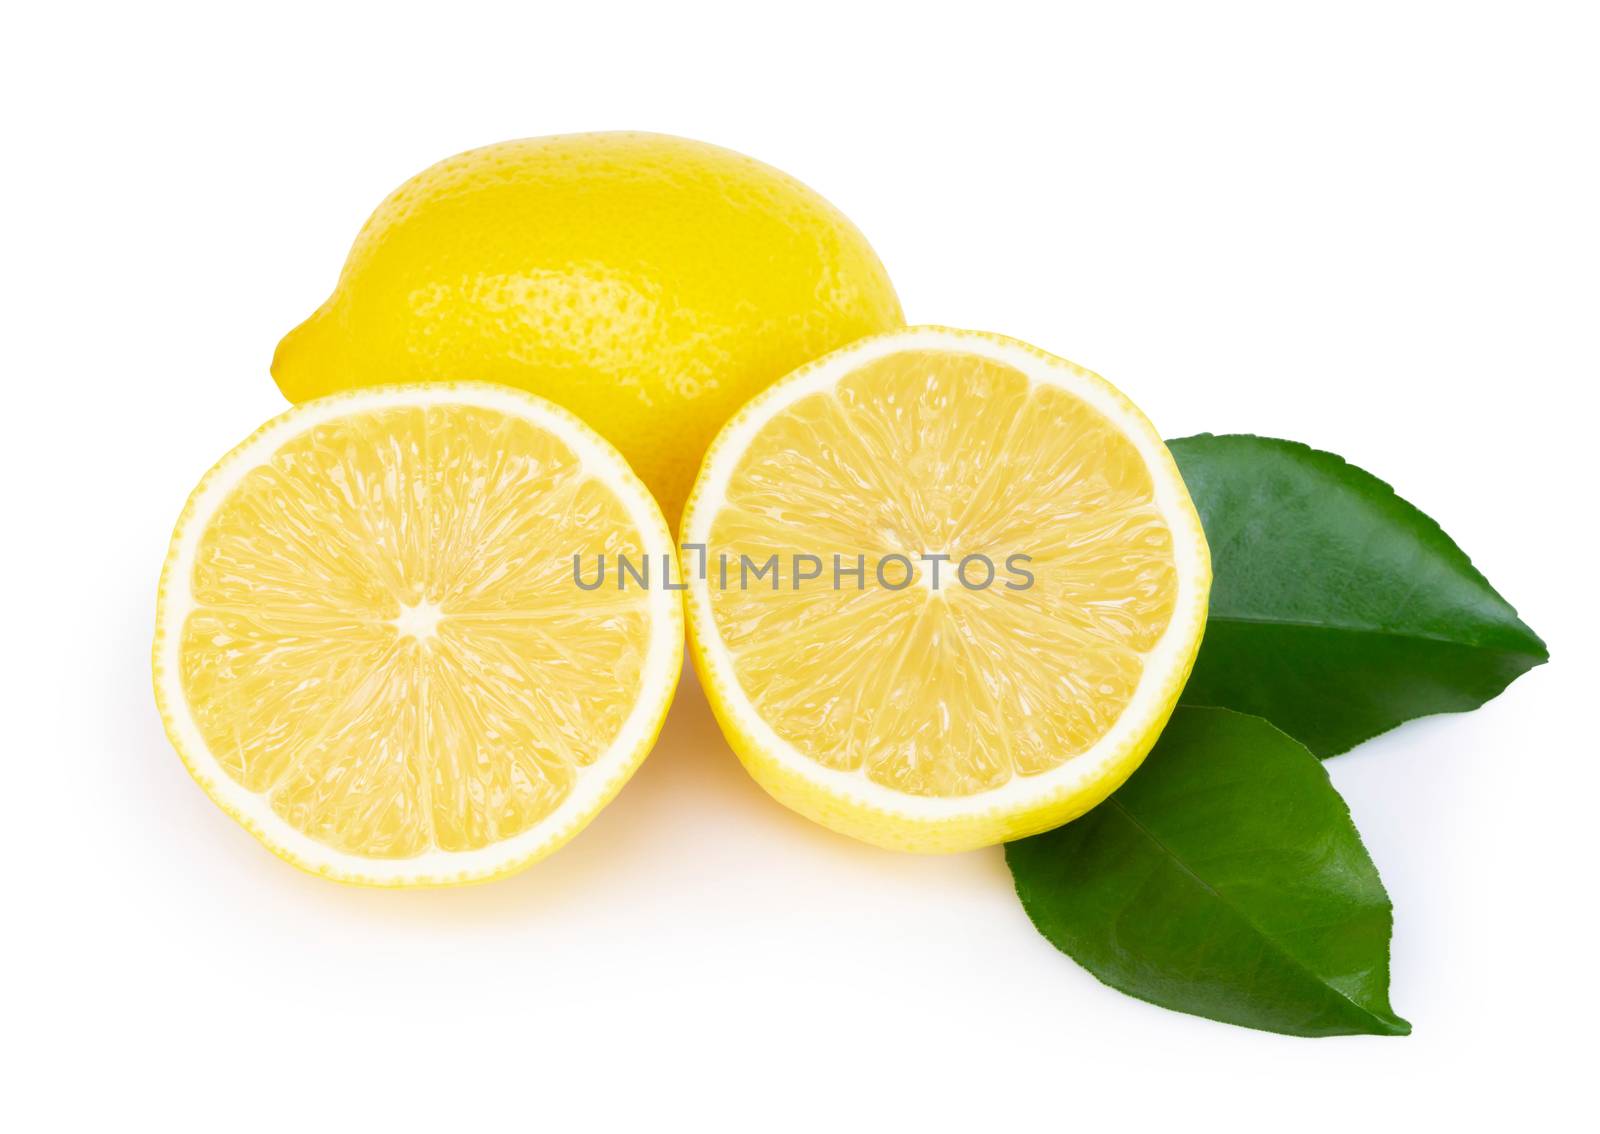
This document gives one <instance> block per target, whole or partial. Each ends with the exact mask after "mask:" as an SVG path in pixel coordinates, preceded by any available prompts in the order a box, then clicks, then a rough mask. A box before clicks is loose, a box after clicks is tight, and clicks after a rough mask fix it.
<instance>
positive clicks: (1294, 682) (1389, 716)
mask: <svg viewBox="0 0 1600 1134" xmlns="http://www.w3.org/2000/svg"><path fill="white" fill-rule="evenodd" d="M1169 446H1170V447H1171V449H1172V455H1173V456H1174V457H1175V458H1177V461H1178V467H1179V469H1181V470H1182V472H1183V478H1184V480H1185V482H1186V483H1187V484H1188V486H1189V492H1190V494H1191V495H1192V496H1193V497H1194V502H1195V506H1196V507H1197V508H1198V509H1199V511H1200V520H1201V522H1202V523H1203V524H1204V525H1205V530H1206V539H1207V540H1208V541H1209V542H1210V544H1211V559H1212V571H1213V575H1214V581H1213V583H1212V588H1211V616H1210V621H1209V622H1208V624H1207V626H1206V636H1205V641H1204V642H1203V643H1202V645H1201V648H1200V656H1199V658H1198V659H1197V660H1196V662H1195V667H1194V673H1193V675H1192V676H1191V677H1190V678H1189V684H1188V686H1187V687H1186V688H1185V689H1184V691H1183V698H1182V703H1183V704H1186V705H1215V706H1220V707H1222V708H1228V709H1237V710H1238V711H1240V712H1242V713H1254V714H1255V715H1257V716H1262V717H1265V718H1266V719H1267V720H1269V721H1271V722H1272V723H1273V724H1275V725H1277V726H1278V727H1279V728H1281V729H1283V730H1284V731H1285V732H1287V733H1289V735H1291V736H1293V737H1295V738H1296V739H1297V740H1299V741H1301V742H1302V743H1303V744H1305V745H1306V746H1307V747H1309V748H1310V749H1311V750H1312V751H1313V752H1315V753H1317V755H1319V756H1332V755H1335V754H1337V753H1340V752H1344V751H1346V750H1347V749H1350V748H1352V747H1354V746H1355V745H1357V744H1359V743H1361V742H1362V741H1363V740H1366V739H1368V738H1369V737H1373V736H1376V735H1378V734H1379V733H1380V732H1385V731H1387V730H1389V729H1391V728H1393V727H1394V726H1395V725H1398V724H1400V723H1401V722H1402V721H1408V720H1410V719H1412V718H1413V717H1421V716H1426V715H1428V714H1430V713H1458V712H1464V711H1466V710H1468V709H1476V708H1477V707H1478V706H1479V705H1481V704H1483V703H1484V702H1485V701H1488V700H1490V699H1491V698H1493V697H1495V696H1497V695H1499V693H1500V692H1501V691H1502V690H1504V689H1505V687H1506V686H1507V685H1509V684H1511V682H1512V681H1514V680H1516V678H1518V677H1519V676H1521V675H1522V674H1523V673H1526V672H1527V671H1528V670H1530V669H1532V668H1533V667H1534V666H1536V665H1539V664H1540V663H1542V662H1544V661H1546V660H1547V659H1548V657H1549V655H1548V653H1547V652H1546V650H1545V645H1544V642H1542V641H1541V640H1540V639H1539V636H1538V635H1537V634H1535V633H1534V632H1533V631H1532V630H1530V629H1529V628H1528V627H1527V626H1526V625H1524V624H1523V622H1522V621H1521V619H1519V618H1518V617H1517V612H1516V611H1515V610H1513V609H1512V607H1511V604H1510V603H1508V602H1506V600H1505V599H1503V598H1501V597H1500V595H1499V594H1498V593H1496V591H1495V589H1494V588H1493V587H1491V586H1490V585H1489V582H1488V580H1486V579H1485V578H1484V577H1483V576H1482V575H1480V574H1479V573H1478V572H1477V571H1476V570H1474V568H1473V566H1472V562H1471V561H1470V560H1469V559H1468V558H1467V557H1466V555H1465V554H1463V553H1462V551H1461V549H1460V548H1458V547H1457V546H1456V545H1455V543H1453V542H1452V541H1451V539H1450V537H1449V536H1447V535H1445V534H1444V532H1443V531H1441V530H1440V528H1439V525H1438V524H1436V523H1434V522H1433V521H1432V520H1430V519H1429V518H1428V517H1427V516H1425V515H1423V514H1422V513H1421V512H1419V511H1417V509H1415V508H1413V507H1412V506H1411V505H1410V504H1407V503H1406V502H1405V501H1404V500H1402V499H1400V498H1399V497H1398V496H1396V495H1395V494H1394V490H1393V489H1392V488H1390V487H1389V486H1388V485H1387V484H1384V483H1383V482H1382V481H1381V480H1379V479H1378V478H1377V477H1374V476H1372V475H1371V474H1369V473H1366V472H1363V471H1362V470H1360V469H1358V468H1356V467H1355V466H1354V465H1350V464H1347V463H1346V462H1345V461H1344V460H1343V459H1342V458H1340V457H1336V456H1334V455H1333V454H1332V453H1323V452H1320V451H1318V450H1316V449H1312V448H1308V447H1307V446H1305V445H1301V444H1298V443H1296V442H1293V441H1279V440H1275V439H1273V438H1270V437H1248V436H1239V435H1234V436H1223V437H1214V436H1212V435H1210V434H1206V433H1203V434H1200V435H1199V436H1196V437H1184V438H1181V439H1179V440H1177V441H1172V442H1169Z"/></svg>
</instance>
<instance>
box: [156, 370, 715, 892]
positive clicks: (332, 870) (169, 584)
mask: <svg viewBox="0 0 1600 1134" xmlns="http://www.w3.org/2000/svg"><path fill="white" fill-rule="evenodd" d="M434 405H465V406H475V407H479V408H484V409H490V410H495V411H498V412H501V413H504V414H507V415H508V416H512V417H520V418H522V419H525V420H527V421H530V422H533V423H534V424H536V425H538V426H539V427H541V428H543V429H546V430H548V431H549V432H550V433H552V434H554V435H555V436H556V437H557V438H559V439H560V440H561V441H562V443H564V444H565V445H566V446H568V447H569V448H570V449H571V451H572V452H573V453H574V454H575V455H576V456H577V457H578V459H579V461H580V462H581V465H582V469H583V473H584V474H585V475H586V476H589V477H593V478H594V479H596V480H598V481H600V482H602V483H604V484H605V485H606V486H608V487H609V488H610V489H611V490H612V492H613V493H614V494H615V495H616V497H617V499H618V500H620V501H621V502H622V504H623V506H624V508H625V509H626V511H627V515H628V518H629V520H630V521H631V522H632V524H633V526H634V527H635V528H636V529H637V531H638V533H639V537H640V544H641V546H642V547H643V548H644V549H645V551H646V553H647V555H648V556H650V557H651V558H655V557H658V556H661V555H664V554H665V555H670V554H672V551H673V545H672V538H671V535H670V533H669V532H668V530H667V526H666V523H665V521H664V520H663V519H662V517H661V511H660V509H659V508H658V507H657V506H656V503H655V500H654V499H653V498H652V497H651V496H650V494H649V492H648V490H646V489H645V487H644V485H643V484H642V483H641V482H640V481H639V479H638V478H637V477H636V476H635V475H634V474H633V472H632V470H631V469H630V468H629V467H628V465H627V463H626V461H624V460H623V458H622V457H621V456H620V455H619V454H618V453H617V452H616V451H615V450H613V449H612V448H611V447H610V446H609V445H608V444H607V443H606V442H605V441H604V440H602V439H601V438H600V437H599V435H598V434H596V433H595V432H594V431H593V430H591V429H590V428H589V427H588V426H587V425H585V424H583V422H581V421H580V420H579V419H578V418H576V417H574V416H573V415H572V414H570V413H568V412H567V411H566V410H563V409H561V408H559V407H557V406H555V405H553V404H551V403H549V402H546V401H545V400H544V399H542V398H538V397H536V396H534V395H532V394H527V393H524V392H522V391H520V390H515V389H512V388H510V387H506V386H495V385H489V384H487V383H477V382H460V383H430V384H426V385H411V386H391V387H376V388H370V389H364V390H358V391H353V392H350V393H345V394H336V395H333V396H331V397H327V398H322V399H319V400H317V401H312V402H307V403H305V404H303V405H301V406H298V407H296V408H295V409H292V410H290V411H288V412H287V413H285V414H283V415H282V416H280V417H278V418H276V419H274V420H273V421H271V422H269V423H267V424H266V425H265V426H263V427H262V428H261V429H260V430H258V431H257V432H256V434H255V435H254V436H252V437H250V438H249V439H248V440H246V441H245V442H244V443H243V444H241V445H240V446H238V447H237V448H236V449H234V450H233V451H232V452H231V453H229V454H228V455H227V456H226V457H224V458H223V459H222V460H221V461H220V462H218V464H217V465H216V466H215V467H214V468H213V469H212V470H211V472H210V473H209V474H207V476H206V478H205V479H204V480H203V481H201V483H200V485H199V487H197V488H196V489H195V491H194V493H193V495H192V496H190V498H189V502H188V505H187V506H186V507H185V509H184V512H183V515H182V518H181V519H180V520H179V522H178V528H177V530H176V532H175V533H174V534H173V539H172V545H171V548H170V549H169V551H168V554H167V561H166V564H165V566H164V567H163V569H162V574H161V589H160V596H159V599H158V603H157V612H156V642H155V650H154V677H155V686H156V699H157V702H158V704H159V706H160V709H161V713H162V717H163V719H164V720H165V721H166V722H167V725H168V733H169V735H170V737H171V739H172V743H173V745H174V746H175V747H176V748H177V750H178V754H179V755H180V756H181V757H182V758H183V761H184V763H185V764H186V765H187V766H188V769H189V771H190V773H191V774H192V775H193V776H194V778H195V779H196V780H197V781H198V782H199V783H200V785H201V787H203V788H204V789H205V790H206V792H207V793H208V794H209V795H210V796H211V797H212V798H213V799H214V800H215V801H216V802H217V803H218V804H219V805H220V806H221V807H222V808H223V809H224V810H226V811H227V812H228V813H229V814H231V815H232V816H233V817H234V818H235V819H237V820H238V821H239V822H240V823H241V824H243V825H244V826H245V827H246V828H247V829H249V830H250V831H251V833H252V834H254V835H255V836H256V837H257V838H258V839H260V840H261V841H262V842H263V843H265V844H266V845H267V846H268V847H269V848H270V849H271V850H273V851H274V852H275V853H277V854H279V855H281V856H282V857H284V858H286V859H288V860H289V861H291V862H293V863H294V864H295V865H297V866H301V867H303V868H305V869H307V870H311V871H313V872H318V873H323V874H327V875H329V876H331V877H335V878H339V879H340V880H343V881H349V882H363V883H369V884H373V885H427V884H439V883H450V882H470V881H475V880H479V879H484V878H490V877H494V876H497V875H499V874H503V873H505V872H506V871H507V870H509V869H512V868H514V867H515V866H517V865H519V864H521V863H524V862H528V861H532V860H533V859H536V858H538V857H541V856H542V855H543V854H545V853H548V852H549V851H550V850H553V849H554V848H555V847H557V846H559V845H560V844H561V843H563V842H565V841H566V840H567V839H568V838H570V837H571V836H572V835H573V834H575V833H576V831H577V830H578V829H579V828H581V827H582V825H583V824H584V823H585V822H586V821H587V820H588V819H589V818H590V817H591V816H592V815H593V814H594V813H595V812H596V811H598V810H599V809H600V807H602V806H603V805H604V804H605V803H606V802H607V801H608V800H609V799H610V798H611V797H612V796H613V795H615V794H616V792H617V791H618V790H620V789H621V787H622V785H623V784H624V783H625V782H626V781H627V779H628V777H629V776H631V775H632V774H633V771H634V769H635V768H636V767H637V766H638V764H639V763H640V761H642V760H643V758H644V756H645V754H646V753H647V752H648V750H649V746H650V743H651V741H652V740H653V739H654V737H655V734H656V732H657V730H658V729H659V728H660V724H661V721H662V718H663V717H664V716H665V715H666V710H667V706H668V704H669V703H670V701H671V699H672V694H673V690H674V689H675V687H676V684H677V679H678V673H679V670H680V668H681V666H682V658H683V654H682V642H683V622H682V607H681V605H680V601H679V595H678V594H677V592H674V591H666V590H663V589H660V588H654V589H651V590H650V591H649V592H648V596H649V597H648V609H649V611H650V641H649V644H648V646H647V648H646V652H645V661H644V665H643V668H642V672H641V679H640V693H639V697H638V700H637V701H635V703H634V705H633V707H632V708H631V709H630V711H629V713H628V716H627V718H626V720H625V721H624V723H623V726H622V728H621V730H620V731H619V732H618V734H617V737H616V739H615V740H614V741H613V742H612V743H611V745H610V746H609V747H608V748H607V749H606V751H605V752H604V753H602V754H601V755H600V756H599V757H598V758H597V759H596V760H595V761H594V762H593V763H591V764H590V765H588V766H587V767H585V768H583V769H581V771H580V772H579V774H578V777H577V782H576V783H575V784H574V786H573V789H572V791H571V793H570V794H569V795H568V796H567V798H566V799H564V800H563V801H562V802H561V803H560V804H559V805H558V806H557V807H556V809H555V810H554V811H552V812H551V813H550V814H549V815H547V816H546V817H545V818H544V819H542V820H540V821H539V822H538V823H536V824H535V825H534V826H533V827H531V828H529V829H528V830H526V831H523V832H522V833H520V834H518V835H516V836H514V837H512V838H509V839H505V840H503V841H501V842H497V843H493V844H490V845H488V846H485V847H480V848H478V849H475V850H470V851H444V850H437V849H435V850H430V851H427V852H424V853H423V854H420V855H415V856H413V857H410V858H401V859H380V858H367V857H362V856H357V855H350V854H347V853H344V852H341V851H338V850H335V849H333V848H331V847H329V846H327V845H326V844H324V843H320V842H318V841H317V840H315V839H312V838H310V837H308V836H307V835H305V834H303V833H302V832H300V831H298V830H296V829H295V828H294V827H292V826H290V825H289V824H288V823H286V822H285V821H284V820H283V819H282V818H281V817H280V816H279V815H278V814H277V812H275V811H274V810H273V809H272V806H271V804H270V802H269V801H268V798H267V796H266V795H264V794H257V793H254V792H251V791H249V790H247V789H246V788H244V787H243V786H242V785H240V784H239V783H238V782H237V781H235V780H234V779H232V777H230V776H229V775H228V774H227V773H226V772H225V771H224V770H223V769H222V767H221V766H220V765H219V764H218V763H217V761H216V759H215V758H214V757H213V756H212V754H211V751H210V747H209V746H208V745H207V744H206V742H205V740H204V739H203V738H202V736H201V734H200V731H199V729H198V727H197V726H196V724H195V722H194V720H193V717H192V715H191V713H190V710H189V704H188V699H187V697H186V696H185V694H184V692H183V689H182V687H181V684H180V680H179V674H180V667H179V649H180V646H181V642H182V633H181V631H182V628H183V624H184V620H185V619H186V618H187V617H188V615H189V614H190V613H191V612H192V611H193V610H194V609H195V608H196V603H195V601H194V598H193V595H192V593H191V590H190V587H191V579H192V577H193V566H194V556H195V552H196V549H197V547H198V546H199V543H200V538H201V535H202V534H203V532H204V531H205V528H206V525H207V523H208V521H209V520H210V518H211V516H212V515H213V514H214V513H215V511H216V509H217V508H218V506H219V505H220V504H221V503H222V502H223V501H224V500H225V499H226V498H227V496H228V494H229V492H231V491H232V490H233V488H234V487H235V486H236V485H237V484H238V483H239V482H240V480H242V479H243V478H244V476H245V475H246V474H248V473H249V472H250V471H251V470H252V469H254V468H257V467H259V466H260V465H262V464H264V463H266V461H267V460H269V459H270V458H271V456H272V454H273V453H274V452H276V451H277V450H278V449H279V448H280V447H281V446H283V445H284V444H285V443H286V442H288V441H289V440H291V439H292V438H294V437H297V436H299V435H300V434H302V433H304V432H306V431H307V430H309V429H312V428H315V427H316V426H317V425H319V424H321V423H323V422H326V421H330V420H333V419H336V418H339V417H344V416H347V415H352V414H358V413H362V412H365V411H369V410H374V409H380V408H385V407H397V406H404V407H426V406H434ZM424 620H426V612H424ZM397 629H404V630H407V631H408V632H409V627H397Z"/></svg>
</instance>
